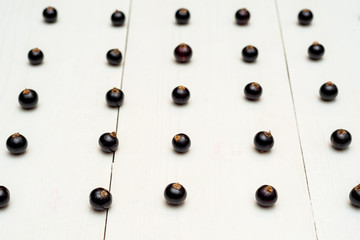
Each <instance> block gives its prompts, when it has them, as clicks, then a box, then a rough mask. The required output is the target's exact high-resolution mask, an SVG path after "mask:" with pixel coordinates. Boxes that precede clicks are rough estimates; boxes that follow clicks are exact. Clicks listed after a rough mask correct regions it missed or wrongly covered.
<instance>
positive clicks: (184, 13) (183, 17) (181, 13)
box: [175, 8, 190, 24]
mask: <svg viewBox="0 0 360 240" xmlns="http://www.w3.org/2000/svg"><path fill="white" fill-rule="evenodd" d="M175 19H176V22H177V23H178V24H187V23H188V22H189V19H190V12H189V10H187V9H186V8H180V9H179V10H177V11H176V13H175Z"/></svg>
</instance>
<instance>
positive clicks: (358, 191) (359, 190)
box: [349, 184, 360, 207]
mask: <svg viewBox="0 0 360 240" xmlns="http://www.w3.org/2000/svg"><path fill="white" fill-rule="evenodd" d="M349 198H350V202H351V204H352V205H354V206H356V207H360V184H359V185H357V186H356V187H354V188H353V189H352V190H351V192H350V195H349Z"/></svg>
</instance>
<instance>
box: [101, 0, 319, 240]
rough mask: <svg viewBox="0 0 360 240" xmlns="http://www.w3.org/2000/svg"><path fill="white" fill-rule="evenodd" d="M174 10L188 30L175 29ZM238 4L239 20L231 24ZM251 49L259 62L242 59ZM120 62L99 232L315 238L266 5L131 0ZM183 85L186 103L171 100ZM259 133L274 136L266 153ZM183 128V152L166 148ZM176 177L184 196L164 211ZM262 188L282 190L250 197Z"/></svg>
mask: <svg viewBox="0 0 360 240" xmlns="http://www.w3.org/2000/svg"><path fill="white" fill-rule="evenodd" d="M154 6H158V7H154ZM259 6H261V7H259ZM180 7H187V8H188V9H190V11H191V21H190V24H189V25H186V26H178V25H176V24H175V19H174V13H175V11H176V10H177V9H178V8H180ZM242 7H247V8H248V9H249V10H250V11H251V14H252V17H251V21H250V24H249V25H248V26H244V27H240V26H237V25H236V24H235V23H234V20H235V19H234V14H235V11H236V10H237V9H239V8H242ZM149 9H151V11H150V10H149ZM181 42H185V43H188V44H189V45H190V46H191V47H192V48H193V58H192V60H191V62H190V63H188V64H177V63H176V62H175V61H174V57H173V50H174V48H175V47H176V46H177V45H178V44H180V43H181ZM247 44H253V45H255V46H256V47H257V48H258V49H259V52H260V54H259V58H258V61H257V62H256V63H254V64H248V63H244V62H243V61H242V60H241V50H242V48H243V47H245V46H246V45H247ZM126 61H127V65H126V68H125V74H124V82H123V84H124V85H123V91H124V92H125V94H126V96H127V99H126V104H125V105H124V106H122V107H121V111H120V118H119V138H120V139H119V141H120V149H119V151H118V152H117V153H116V154H115V163H114V175H113V182H112V193H113V196H114V199H115V198H116V200H115V201H114V204H113V206H112V208H111V210H110V211H109V217H108V224H107V235H106V239H119V238H121V239H147V240H153V239H154V240H155V239H240V238H241V239H265V238H266V239H269V238H270V239H315V230H314V225H313V219H312V212H311V205H310V201H309V197H308V193H307V187H306V180H305V174H304V170H303V163H302V157H301V152H300V147H299V142H298V136H297V130H296V122H295V118H294V112H293V108H292V100H291V93H290V89H289V83H288V79H287V73H286V66H285V59H284V56H283V48H282V42H281V38H280V31H279V25H278V20H277V13H276V9H275V4H274V2H273V1H258V2H254V1H244V2H242V3H239V2H238V1H227V2H223V1H222V2H220V1H197V2H194V1H181V2H180V1H166V2H165V1H159V0H158V1H141V0H134V1H133V6H132V12H131V25H130V29H129V41H128V47H127V59H126ZM251 81H257V82H259V83H260V84H261V85H262V86H263V89H264V93H263V96H262V99H261V100H260V101H259V102H249V101H247V100H245V99H244V97H243V88H244V87H245V85H246V84H247V83H249V82H251ZM180 84H183V85H185V86H187V87H188V88H189V90H190V92H191V99H190V102H189V104H188V105H186V106H181V107H179V106H175V105H174V104H173V103H172V101H171V91H172V90H173V88H174V87H176V86H178V85H180ZM261 130H271V131H272V133H273V135H274V137H275V146H274V148H273V150H272V151H271V152H270V153H267V154H259V153H258V152H257V151H256V150H255V149H254V147H253V137H254V135H255V134H256V133H257V132H258V131H261ZM180 132H184V133H186V134H188V135H189V137H190V138H191V140H192V146H191V148H190V151H189V152H188V153H185V154H177V153H175V152H173V150H172V146H171V138H172V137H173V136H174V135H175V134H176V133H180ZM175 181H178V182H180V183H181V184H183V185H184V187H185V188H186V189H187V191H188V197H187V200H186V203H185V204H184V205H182V206H180V207H169V206H167V205H166V203H165V201H164V197H163V191H164V188H165V187H166V185H167V184H168V183H171V182H175ZM263 184H271V185H273V186H275V187H276V188H277V190H278V192H279V201H278V203H277V204H276V206H275V207H274V208H271V209H263V208H260V207H258V206H257V205H256V203H255V198H254V194H255V191H256V189H257V188H258V187H260V186H261V185H263Z"/></svg>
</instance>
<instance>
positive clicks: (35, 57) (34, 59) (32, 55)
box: [28, 48, 44, 65]
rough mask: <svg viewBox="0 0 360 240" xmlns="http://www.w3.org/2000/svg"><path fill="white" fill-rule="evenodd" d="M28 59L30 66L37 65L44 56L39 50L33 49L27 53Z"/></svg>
mask: <svg viewBox="0 0 360 240" xmlns="http://www.w3.org/2000/svg"><path fill="white" fill-rule="evenodd" d="M28 58H29V61H30V63H31V64H32V65H38V64H40V63H42V61H43V60H44V54H43V52H42V51H41V50H40V49H38V48H34V49H31V50H30V52H29V53H28Z"/></svg>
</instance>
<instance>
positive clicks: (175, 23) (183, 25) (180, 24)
mask: <svg viewBox="0 0 360 240" xmlns="http://www.w3.org/2000/svg"><path fill="white" fill-rule="evenodd" d="M173 23H174V25H175V26H179V27H185V26H186V25H189V24H191V22H190V21H189V22H188V23H185V24H182V23H178V22H177V21H176V20H175V21H174V22H173Z"/></svg>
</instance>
